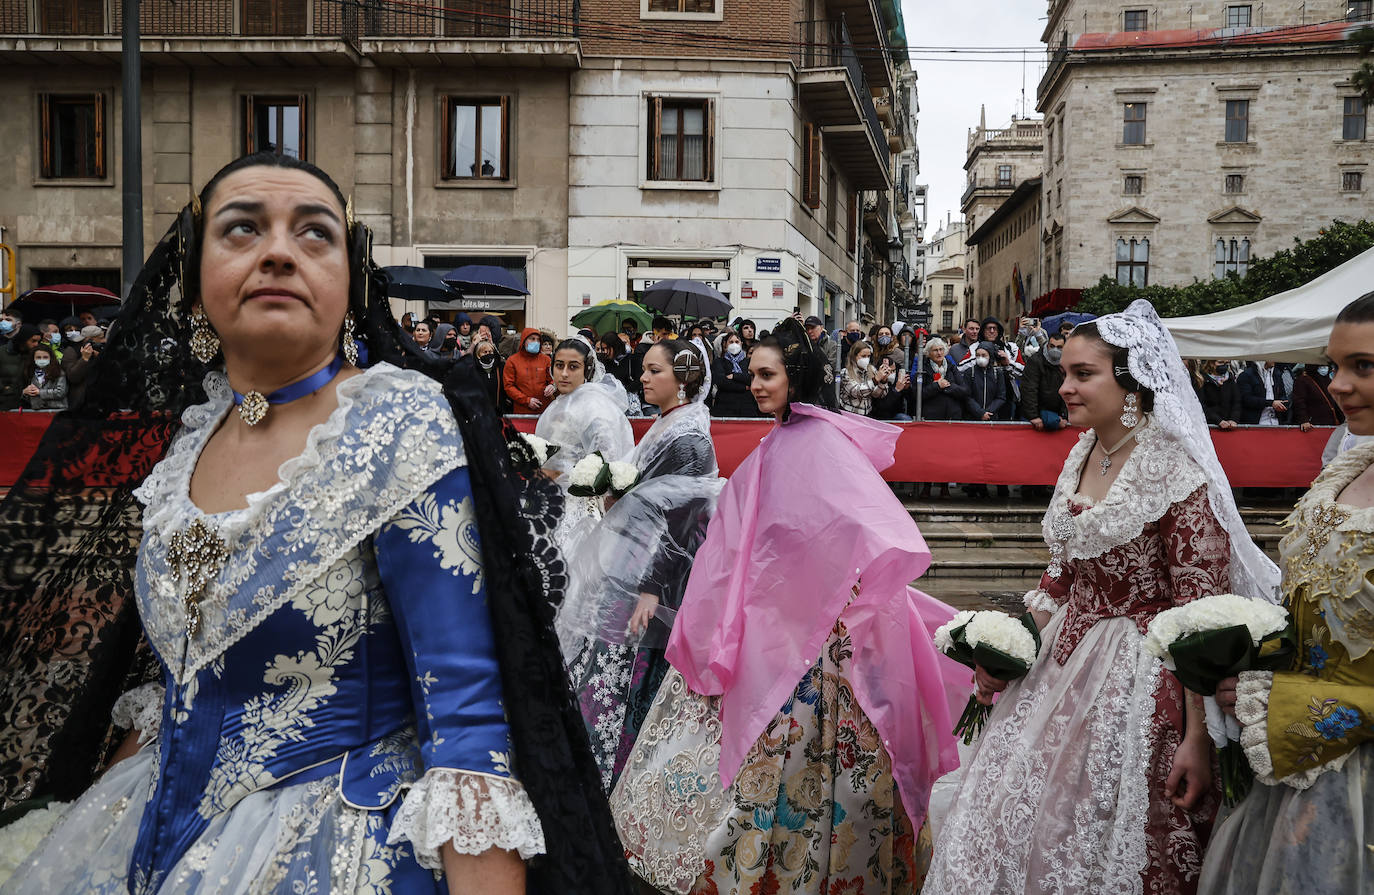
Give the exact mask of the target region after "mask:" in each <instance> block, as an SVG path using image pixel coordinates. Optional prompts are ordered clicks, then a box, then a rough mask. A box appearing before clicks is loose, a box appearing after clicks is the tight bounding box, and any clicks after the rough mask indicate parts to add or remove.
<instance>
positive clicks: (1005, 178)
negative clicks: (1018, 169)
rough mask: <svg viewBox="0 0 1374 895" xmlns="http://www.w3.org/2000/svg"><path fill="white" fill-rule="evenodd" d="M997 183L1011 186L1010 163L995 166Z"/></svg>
mask: <svg viewBox="0 0 1374 895" xmlns="http://www.w3.org/2000/svg"><path fill="white" fill-rule="evenodd" d="M997 185H998V186H1011V165H998V166H997Z"/></svg>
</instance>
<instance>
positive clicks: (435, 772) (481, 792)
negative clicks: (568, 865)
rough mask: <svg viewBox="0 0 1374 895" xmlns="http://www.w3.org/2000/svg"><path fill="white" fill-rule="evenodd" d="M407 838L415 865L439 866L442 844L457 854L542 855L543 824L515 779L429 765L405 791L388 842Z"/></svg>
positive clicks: (526, 857)
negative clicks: (494, 851)
mask: <svg viewBox="0 0 1374 895" xmlns="http://www.w3.org/2000/svg"><path fill="white" fill-rule="evenodd" d="M401 840H406V841H408V842H409V843H410V844H411V846H412V847H413V848H414V849H415V858H416V860H418V861H419V862H420V866H421V867H424V868H426V869H429V870H443V868H444V861H443V857H442V856H441V854H440V851H441V849H442V848H443V846H444V844H445V843H447V842H452V843H453V848H454V849H455V850H456V851H457V852H458V853H459V854H460V855H480V854H481V853H482V852H484V851H486V850H487V849H490V848H501V849H506V850H509V851H517V852H519V854H520V857H521V858H523V859H529V858H532V857H534V856H535V855H542V854H544V853H545V847H544V828H543V826H541V825H540V823H539V815H538V814H537V813H536V812H535V810H534V803H533V802H531V801H530V797H529V795H528V794H527V793H526V792H525V788H524V787H523V786H521V785H520V781H518V780H513V779H507V778H504V777H492V776H490V775H487V774H479V773H476V772H472V771H457V770H452V769H450V768H434V769H432V770H429V771H426V772H425V775H424V776H423V777H421V778H420V780H419V781H417V782H416V783H415V785H414V786H412V787H411V788H410V791H409V792H408V793H406V797H405V801H403V802H402V803H401V809H400V811H398V812H397V814H396V819H395V820H394V821H392V823H391V832H390V833H389V834H388V835H387V839H386V842H387V845H395V844H396V843H397V842H400V841H401Z"/></svg>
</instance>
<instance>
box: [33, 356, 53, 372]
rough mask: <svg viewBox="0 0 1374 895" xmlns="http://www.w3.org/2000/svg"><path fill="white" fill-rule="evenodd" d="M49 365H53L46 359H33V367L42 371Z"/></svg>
mask: <svg viewBox="0 0 1374 895" xmlns="http://www.w3.org/2000/svg"><path fill="white" fill-rule="evenodd" d="M49 363H51V361H49V360H48V359H47V358H46V357H35V358H34V359H33V365H34V366H35V367H37V368H38V369H40V370H41V369H43V368H44V367H46V366H47V365H48V364H49Z"/></svg>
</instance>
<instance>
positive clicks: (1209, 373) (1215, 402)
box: [1198, 360, 1240, 429]
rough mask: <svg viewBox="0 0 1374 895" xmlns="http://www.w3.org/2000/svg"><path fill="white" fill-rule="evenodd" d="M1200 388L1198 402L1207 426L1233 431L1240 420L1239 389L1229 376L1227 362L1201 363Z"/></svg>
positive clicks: (1229, 366) (1233, 378)
mask: <svg viewBox="0 0 1374 895" xmlns="http://www.w3.org/2000/svg"><path fill="white" fill-rule="evenodd" d="M1202 363H1203V370H1202V387H1201V388H1200V389H1198V400H1199V401H1201V402H1202V412H1203V413H1204V414H1205V415H1206V416H1207V424H1208V425H1209V426H1216V427H1217V428H1219V429H1234V428H1235V427H1236V420H1238V419H1240V387H1239V386H1238V385H1236V379H1235V377H1234V376H1232V375H1231V365H1230V363H1229V362H1228V361H1224V360H1216V361H1203V362H1202Z"/></svg>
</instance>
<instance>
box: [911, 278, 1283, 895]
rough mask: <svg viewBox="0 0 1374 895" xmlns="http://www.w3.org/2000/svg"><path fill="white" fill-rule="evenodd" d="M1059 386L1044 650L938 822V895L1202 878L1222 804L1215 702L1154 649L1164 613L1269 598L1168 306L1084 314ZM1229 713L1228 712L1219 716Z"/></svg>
mask: <svg viewBox="0 0 1374 895" xmlns="http://www.w3.org/2000/svg"><path fill="white" fill-rule="evenodd" d="M1062 366H1063V368H1064V370H1065V373H1066V374H1067V375H1066V378H1065V383H1064V386H1063V387H1062V388H1061V389H1060V394H1061V395H1063V397H1064V399H1065V403H1066V404H1067V406H1068V410H1069V416H1070V419H1071V421H1072V422H1073V424H1075V425H1080V426H1089V427H1091V428H1090V429H1089V431H1087V432H1085V433H1084V434H1083V436H1082V437H1081V439H1080V441H1079V443H1078V445H1077V446H1076V447H1075V448H1074V449H1073V451H1072V452H1071V453H1070V454H1069V457H1068V460H1067V461H1066V462H1065V464H1064V471H1063V473H1062V474H1061V475H1060V478H1059V483H1058V486H1057V488H1056V489H1055V494H1054V498H1053V500H1052V501H1051V503H1050V507H1049V510H1048V512H1047V513H1046V515H1045V522H1044V528H1045V541H1046V543H1047V545H1048V546H1049V548H1050V556H1051V559H1050V564H1049V567H1048V569H1047V570H1046V572H1045V574H1044V576H1043V578H1042V579H1041V582H1040V586H1039V588H1037V589H1036V590H1034V591H1032V592H1031V593H1029V594H1027V595H1026V603H1027V606H1028V607H1029V608H1030V609H1031V610H1032V612H1033V613H1034V615H1035V618H1036V622H1037V623H1038V624H1039V625H1040V628H1041V631H1042V633H1043V637H1042V642H1043V648H1042V649H1041V652H1040V656H1039V659H1038V660H1037V662H1036V664H1035V665H1034V666H1033V667H1032V668H1031V671H1030V673H1029V674H1028V675H1027V676H1026V677H1024V678H1022V679H1021V680H1019V681H1016V682H1014V683H1012V684H1010V685H1008V684H1007V682H1005V681H999V680H997V679H995V678H992V677H991V676H990V675H988V674H987V673H986V672H984V671H982V670H981V669H979V670H978V672H977V682H978V692H979V697H980V699H983V700H984V701H988V702H990V701H991V698H992V693H993V692H994V691H997V690H1003V688H1005V689H1004V692H1003V693H1002V696H1001V697H1000V698H999V700H998V702H997V705H996V707H995V708H994V710H993V713H992V715H991V717H990V718H989V720H988V724H987V727H986V728H985V730H984V732H983V734H982V737H981V739H980V740H979V741H978V742H977V743H976V744H975V746H974V748H973V749H972V750H971V753H970V754H968V755H966V756H965V762H964V768H963V769H962V770H961V771H960V772H958V773H960V774H962V781H961V782H959V783H957V784H955V785H957V786H958V790H957V794H956V795H955V797H954V799H953V802H952V808H951V809H950V811H949V814H948V816H947V817H946V818H944V819H943V820H941V819H939V818H936V821H937V822H939V830H938V838H937V841H936V845H935V855H934V859H933V863H932V866H931V871H930V876H929V878H928V880H927V891H934V892H942V893H957V892H969V893H984V892H999V893H1009V892H1057V893H1064V892H1082V893H1099V892H1142V891H1143V892H1146V893H1191V892H1194V891H1196V888H1197V879H1198V872H1199V869H1200V868H1201V865H1202V852H1203V848H1204V847H1205V845H1206V841H1207V836H1208V833H1209V831H1210V827H1211V823H1212V819H1213V817H1214V815H1215V813H1216V809H1217V803H1218V798H1217V787H1216V786H1215V785H1214V777H1213V773H1212V770H1213V762H1212V744H1211V742H1209V736H1208V725H1207V720H1206V716H1205V712H1206V710H1205V709H1204V705H1203V701H1202V699H1201V698H1200V697H1197V696H1195V695H1192V694H1189V693H1186V692H1185V691H1184V689H1183V687H1182V686H1181V685H1180V684H1179V682H1178V680H1177V679H1176V678H1175V677H1174V676H1173V675H1172V674H1170V673H1168V672H1166V671H1165V670H1164V669H1163V667H1162V665H1161V663H1160V662H1159V660H1157V659H1155V658H1153V657H1152V656H1151V655H1150V654H1149V653H1147V652H1146V651H1145V650H1144V649H1143V648H1142V643H1143V639H1144V636H1143V635H1144V632H1145V629H1146V626H1147V625H1148V624H1149V622H1150V620H1151V619H1152V618H1153V617H1154V616H1155V615H1156V614H1157V613H1158V612H1160V611H1161V610H1163V609H1167V608H1169V607H1170V606H1176V605H1179V604H1181V603H1186V602H1188V601H1190V600H1194V599H1197V598H1198V597H1203V596H1209V595H1212V594H1216V593H1226V592H1232V591H1234V592H1236V593H1241V594H1245V595H1247V596H1251V597H1256V598H1262V599H1273V591H1274V586H1275V585H1276V584H1277V582H1278V570H1277V568H1275V566H1274V565H1273V563H1272V562H1270V561H1269V560H1268V559H1267V558H1265V556H1264V555H1263V553H1262V552H1261V551H1260V550H1259V548H1258V547H1256V546H1255V544H1254V542H1253V541H1251V540H1250V538H1249V536H1248V535H1247V534H1246V532H1245V528H1244V525H1243V523H1242V522H1241V519H1240V515H1239V513H1238V512H1237V510H1236V506H1235V501H1234V500H1233V498H1232V497H1231V492H1230V489H1229V487H1228V486H1227V483H1226V480H1225V476H1224V474H1223V473H1222V471H1221V467H1220V464H1219V463H1218V462H1217V459H1216V453H1215V451H1214V450H1213V449H1212V445H1211V440H1210V438H1209V436H1208V434H1207V427H1206V422H1205V420H1204V418H1203V414H1202V408H1201V406H1200V405H1199V403H1198V401H1197V398H1196V396H1195V394H1194V392H1193V389H1192V387H1191V385H1190V383H1189V380H1188V374H1187V371H1186V370H1185V369H1184V367H1183V363H1182V361H1181V360H1180V358H1179V356H1178V353H1177V349H1176V348H1175V347H1174V344H1173V340H1172V339H1171V338H1170V336H1169V334H1168V332H1167V331H1165V330H1164V328H1163V326H1162V325H1161V324H1160V322H1159V318H1158V316H1157V315H1156V314H1155V311H1154V308H1153V307H1151V306H1150V305H1149V304H1148V303H1147V302H1143V301H1137V302H1135V303H1134V304H1133V305H1131V307H1130V308H1129V309H1128V310H1127V311H1126V312H1125V313H1122V314H1113V315H1109V316H1107V317H1103V318H1099V319H1098V320H1097V321H1095V325H1085V326H1080V327H1079V328H1078V329H1077V330H1075V331H1074V334H1073V336H1072V337H1071V338H1070V339H1069V341H1068V344H1067V345H1066V346H1065V348H1064V356H1063V361H1062ZM1218 717H1219V716H1218Z"/></svg>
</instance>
